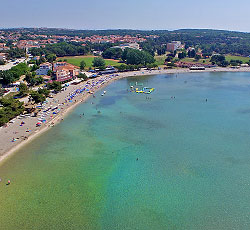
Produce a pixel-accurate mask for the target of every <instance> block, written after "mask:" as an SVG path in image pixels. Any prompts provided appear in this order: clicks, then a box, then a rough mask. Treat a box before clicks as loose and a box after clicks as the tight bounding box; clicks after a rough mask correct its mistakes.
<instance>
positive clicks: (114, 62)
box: [58, 56, 121, 68]
mask: <svg viewBox="0 0 250 230" xmlns="http://www.w3.org/2000/svg"><path fill="white" fill-rule="evenodd" d="M94 58H95V57H94V56H79V57H63V58H58V60H62V61H63V60H65V59H67V62H68V63H70V64H72V65H75V66H80V62H81V61H82V60H84V61H85V63H86V68H89V67H92V62H93V60H94ZM105 63H106V65H112V66H118V65H121V63H119V62H118V61H117V60H109V59H108V60H107V59H105Z"/></svg>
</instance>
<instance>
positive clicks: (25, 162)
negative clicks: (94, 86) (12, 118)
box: [0, 73, 250, 230]
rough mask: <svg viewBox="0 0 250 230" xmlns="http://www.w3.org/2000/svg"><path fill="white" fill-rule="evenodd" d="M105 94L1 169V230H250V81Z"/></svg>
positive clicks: (211, 76)
mask: <svg viewBox="0 0 250 230" xmlns="http://www.w3.org/2000/svg"><path fill="white" fill-rule="evenodd" d="M136 81H137V82H138V83H143V84H144V86H149V87H154V88H156V90H155V91H154V92H153V93H152V94H151V95H149V96H148V97H150V99H146V95H141V94H135V93H131V92H129V91H128V89H129V86H130V84H131V83H132V84H134V83H135V82H136ZM105 90H106V91H107V94H106V95H105V96H104V97H101V96H100V94H101V92H98V93H97V97H96V98H91V99H90V100H88V101H87V102H86V103H84V104H82V105H80V106H79V107H77V108H76V109H75V110H74V111H73V112H72V113H71V114H70V115H69V116H68V117H67V118H66V119H64V121H63V122H62V123H60V124H59V125H57V126H56V127H54V128H53V129H51V130H50V131H48V132H47V133H45V134H43V135H42V136H41V137H39V139H36V140H34V141H33V142H32V143H30V144H29V145H27V146H26V147H24V148H23V149H22V150H20V151H19V152H18V153H17V154H15V155H14V156H13V157H11V158H10V159H9V160H8V161H6V162H5V164H4V165H2V166H1V167H0V177H1V178H2V182H0V229H4V230H5V229H7V230H8V229H91V230H92V229H93V230H95V229H98V230H99V229H103V230H128V229H131V230H132V229H139V230H161V229H163V230H165V229H178V230H179V229H183V230H186V229H191V230H195V229H197V230H200V229H211V230H212V229H213V230H214V229H222V230H223V229H227V230H228V229H250V208H249V207H250V141H249V140H250V74H249V73H193V74H191V73H189V74H179V75H159V76H150V77H133V78H127V79H122V80H119V81H116V82H114V83H112V84H111V85H109V86H108V87H107V88H106V89H105ZM171 97H175V98H171ZM206 99H208V101H207V102H206ZM91 102H93V103H94V104H92V103H91ZM83 112H84V114H85V115H84V117H82V118H81V117H80V114H82V113H83ZM137 158H138V160H137ZM8 179H10V180H11V181H12V183H11V185H9V186H6V185H5V182H6V181H7V180H8Z"/></svg>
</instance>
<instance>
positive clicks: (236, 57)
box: [226, 55, 250, 63]
mask: <svg viewBox="0 0 250 230" xmlns="http://www.w3.org/2000/svg"><path fill="white" fill-rule="evenodd" d="M226 60H227V61H229V62H230V61H231V60H240V61H242V62H243V63H246V62H249V61H250V58H249V57H241V56H233V55H226Z"/></svg>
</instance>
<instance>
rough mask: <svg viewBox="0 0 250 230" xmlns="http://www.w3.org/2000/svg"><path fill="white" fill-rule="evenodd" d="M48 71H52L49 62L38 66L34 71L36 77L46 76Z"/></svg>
mask: <svg viewBox="0 0 250 230" xmlns="http://www.w3.org/2000/svg"><path fill="white" fill-rule="evenodd" d="M49 70H52V64H51V63H49V62H46V63H43V64H41V65H40V67H39V69H37V70H36V74H37V75H48V72H49Z"/></svg>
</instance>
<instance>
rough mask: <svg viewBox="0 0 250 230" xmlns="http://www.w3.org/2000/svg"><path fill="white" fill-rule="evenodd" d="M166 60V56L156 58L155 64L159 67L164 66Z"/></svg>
mask: <svg viewBox="0 0 250 230" xmlns="http://www.w3.org/2000/svg"><path fill="white" fill-rule="evenodd" d="M165 59H166V55H161V56H155V63H156V64H157V65H158V66H161V65H164V62H165Z"/></svg>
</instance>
